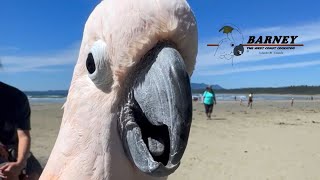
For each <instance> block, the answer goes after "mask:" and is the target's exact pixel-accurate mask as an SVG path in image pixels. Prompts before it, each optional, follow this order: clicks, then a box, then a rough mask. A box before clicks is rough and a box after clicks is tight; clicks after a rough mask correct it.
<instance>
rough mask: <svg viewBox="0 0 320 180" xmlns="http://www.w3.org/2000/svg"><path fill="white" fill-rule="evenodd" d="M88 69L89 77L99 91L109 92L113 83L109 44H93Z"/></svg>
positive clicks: (87, 64)
mask: <svg viewBox="0 0 320 180" xmlns="http://www.w3.org/2000/svg"><path fill="white" fill-rule="evenodd" d="M86 67H87V71H88V76H89V78H90V79H91V81H92V82H93V83H94V84H95V85H96V87H98V88H99V89H101V90H103V91H104V92H107V91H109V90H110V87H111V86H112V83H113V76H112V71H111V67H110V60H109V56H108V52H107V44H106V43H105V42H104V41H103V40H98V41H96V42H95V43H93V45H92V47H91V50H90V51H89V54H88V57H87V60H86Z"/></svg>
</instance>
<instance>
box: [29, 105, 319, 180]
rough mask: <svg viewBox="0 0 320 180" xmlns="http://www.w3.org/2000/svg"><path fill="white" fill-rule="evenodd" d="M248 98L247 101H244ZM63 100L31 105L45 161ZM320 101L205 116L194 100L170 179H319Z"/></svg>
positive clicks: (35, 145)
mask: <svg viewBox="0 0 320 180" xmlns="http://www.w3.org/2000/svg"><path fill="white" fill-rule="evenodd" d="M244 103H246V102H244ZM61 107H62V104H43V105H40V104H38V105H32V138H33V139H32V151H33V153H34V154H35V155H36V156H37V158H38V159H39V160H40V161H41V164H42V165H45V163H46V161H47V159H48V156H49V154H50V151H51V149H52V147H53V145H54V142H55V139H56V136H57V134H58V131H59V127H60V121H61V118H62V113H63V111H62V110H61ZM319 138H320V101H319V100H317V101H315V100H314V101H295V104H294V106H293V107H291V106H290V101H258V102H254V104H253V109H248V108H247V107H246V106H245V105H244V106H240V104H239V102H238V101H237V102H235V101H233V102H231V101H230V102H218V104H217V105H216V106H215V107H214V116H213V117H212V119H211V120H207V118H206V116H205V114H204V107H203V105H202V104H201V103H198V102H195V103H194V106H193V124H192V128H191V132H190V138H189V144H188V147H187V150H186V152H185V155H184V157H183V159H182V163H181V166H180V167H179V169H178V170H177V171H176V172H175V173H174V174H173V175H171V176H170V177H169V179H170V180H173V179H177V180H185V179H190V180H191V179H192V180H194V179H201V180H212V179H217V180H227V179H232V180H233V179H234V180H241V179H243V180H257V179H259V180H262V179H265V180H266V179H269V180H302V179H308V180H318V179H320V171H319V167H320V141H319Z"/></svg>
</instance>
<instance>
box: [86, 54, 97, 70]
mask: <svg viewBox="0 0 320 180" xmlns="http://www.w3.org/2000/svg"><path fill="white" fill-rule="evenodd" d="M86 66H87V69H88V72H89V73H90V74H92V73H94V71H95V70H96V65H95V63H94V59H93V56H92V53H89V54H88V58H87V62H86Z"/></svg>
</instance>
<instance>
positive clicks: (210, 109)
mask: <svg viewBox="0 0 320 180" xmlns="http://www.w3.org/2000/svg"><path fill="white" fill-rule="evenodd" d="M212 109H213V104H211V105H209V113H208V118H209V119H211V114H212Z"/></svg>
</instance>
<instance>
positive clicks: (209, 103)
mask: <svg viewBox="0 0 320 180" xmlns="http://www.w3.org/2000/svg"><path fill="white" fill-rule="evenodd" d="M203 104H204V108H205V111H206V115H207V119H211V114H212V109H213V105H214V104H217V101H216V95H215V93H214V92H213V90H212V88H211V86H208V87H207V88H206V90H205V92H204V93H203Z"/></svg>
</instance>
